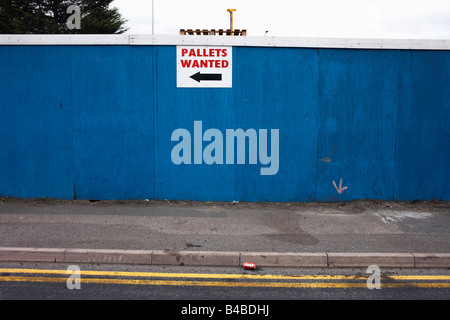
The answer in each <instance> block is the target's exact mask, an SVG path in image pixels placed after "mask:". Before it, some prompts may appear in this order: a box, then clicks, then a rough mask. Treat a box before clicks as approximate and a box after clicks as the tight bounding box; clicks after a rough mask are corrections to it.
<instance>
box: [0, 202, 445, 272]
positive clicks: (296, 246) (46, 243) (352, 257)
mask: <svg viewBox="0 0 450 320" xmlns="http://www.w3.org/2000/svg"><path fill="white" fill-rule="evenodd" d="M0 239H1V241H2V243H1V244H0V262H6V261H8V262H9V261H14V262H25V261H26V262H52V263H53V262H54V263H70V264H76V263H80V264H81V263H95V264H111V263H118V264H144V265H186V266H206V265H208V266H240V267H241V266H242V265H243V263H244V262H253V263H255V264H256V266H257V267H263V266H270V267H277V266H279V267H315V268H341V267H344V268H345V267H365V268H367V267H368V266H370V265H373V264H374V265H377V266H379V267H391V268H395V267H398V268H434V267H436V268H450V203H449V202H442V201H431V202H422V201H410V202H389V201H378V200H370V201H363V200H361V201H352V202H340V203H243V202H193V201H167V200H163V201H152V200H151V201H148V200H139V201H89V200H74V201H66V200H52V199H15V198H8V197H4V198H0Z"/></svg>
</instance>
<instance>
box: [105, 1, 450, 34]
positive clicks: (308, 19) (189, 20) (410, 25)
mask: <svg viewBox="0 0 450 320" xmlns="http://www.w3.org/2000/svg"><path fill="white" fill-rule="evenodd" d="M112 6H114V7H117V8H119V11H120V13H121V14H122V16H123V17H124V18H125V19H127V20H128V23H127V26H128V28H129V31H128V32H127V33H129V34H151V33H152V0H114V1H113V2H112ZM154 6H155V13H154V17H155V23H154V25H155V30H154V32H155V34H161V35H178V34H179V30H180V29H228V28H229V27H230V14H229V13H228V12H227V9H228V8H230V9H236V11H235V13H234V28H235V29H246V30H247V35H249V36H264V35H265V33H266V31H268V33H267V35H268V36H289V37H338V38H401V39H405V38H406V39H450V1H449V0H339V1H337V0H308V1H306V0H296V1H294V0H277V1H268V0H240V1H235V0H230V1H224V0H222V1H219V0H189V1H186V0H154Z"/></svg>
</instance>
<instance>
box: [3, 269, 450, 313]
mask: <svg viewBox="0 0 450 320" xmlns="http://www.w3.org/2000/svg"><path fill="white" fill-rule="evenodd" d="M68 267H69V266H67V265H63V264H37V263H20V264H19V263H2V264H0V298H1V299H2V300H163V301H178V302H177V303H176V304H175V306H178V308H179V309H180V310H179V312H180V313H181V311H182V310H181V308H182V307H183V306H188V305H189V304H191V306H193V305H196V306H201V305H202V303H211V302H212V301H214V303H215V305H221V304H224V303H225V302H224V301H229V302H231V301H232V302H233V303H234V304H253V305H258V304H259V305H263V304H264V305H269V308H270V305H271V304H273V305H274V308H276V307H277V306H278V307H280V304H279V302H280V301H300V300H323V301H326V300H444V301H445V300H449V299H450V270H449V269H436V268H433V269H382V270H380V278H379V280H380V282H379V283H380V289H377V288H373V289H369V288H368V279H370V280H369V285H371V286H375V285H376V284H377V282H376V279H375V277H374V273H373V272H368V271H367V269H353V268H345V269H296V268H295V269H294V268H261V269H258V270H244V269H243V268H230V267H228V268H225V267H162V266H161V267H156V266H130V265H127V266H124V265H81V266H79V268H80V272H81V273H80V276H79V278H77V276H76V275H75V273H72V272H71V273H67V268H68ZM371 276H372V277H371ZM370 277H371V278H370ZM78 279H79V280H80V282H77V281H78ZM68 280H69V282H68ZM68 283H69V284H68ZM77 283H79V287H78V288H77V286H76V284H77ZM277 301H278V302H277ZM288 305H290V306H292V304H288ZM152 306H153V307H156V308H159V307H160V308H165V307H167V303H161V304H158V303H157V304H155V303H153V304H152ZM223 308H225V307H223ZM235 311H237V310H235ZM171 312H175V313H176V310H171Z"/></svg>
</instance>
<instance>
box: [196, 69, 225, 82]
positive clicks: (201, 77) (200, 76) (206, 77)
mask: <svg viewBox="0 0 450 320" xmlns="http://www.w3.org/2000/svg"><path fill="white" fill-rule="evenodd" d="M191 78H192V79H194V80H195V81H197V82H200V81H222V74H221V73H200V71H199V72H197V73H196V74H193V75H192V76H191Z"/></svg>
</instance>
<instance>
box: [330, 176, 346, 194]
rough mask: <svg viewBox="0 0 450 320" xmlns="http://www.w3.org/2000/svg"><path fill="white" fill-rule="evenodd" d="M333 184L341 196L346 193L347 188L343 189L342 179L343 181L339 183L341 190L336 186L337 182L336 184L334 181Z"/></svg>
mask: <svg viewBox="0 0 450 320" xmlns="http://www.w3.org/2000/svg"><path fill="white" fill-rule="evenodd" d="M333 184H334V187H335V188H336V191H337V192H338V193H339V194H341V193H342V192H344V190H345V189H347V187H343V188H342V179H341V181H340V182H339V188H338V187H337V186H336V182H334V180H333Z"/></svg>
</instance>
